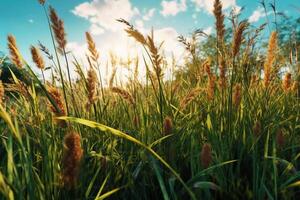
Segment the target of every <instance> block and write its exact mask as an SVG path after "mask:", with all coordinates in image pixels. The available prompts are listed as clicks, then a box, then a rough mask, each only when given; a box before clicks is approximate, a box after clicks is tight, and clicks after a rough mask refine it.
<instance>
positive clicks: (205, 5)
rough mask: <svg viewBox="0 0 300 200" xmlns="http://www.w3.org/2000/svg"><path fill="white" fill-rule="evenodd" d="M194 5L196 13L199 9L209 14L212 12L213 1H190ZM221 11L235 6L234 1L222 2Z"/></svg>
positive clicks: (224, 0) (225, 0)
mask: <svg viewBox="0 0 300 200" xmlns="http://www.w3.org/2000/svg"><path fill="white" fill-rule="evenodd" d="M191 1H192V2H193V3H195V4H196V6H197V8H196V11H200V10H201V9H204V10H206V11H207V12H209V13H212V12H213V8H214V1H213V0H191ZM222 5H223V9H227V8H229V7H232V6H235V5H236V0H222Z"/></svg>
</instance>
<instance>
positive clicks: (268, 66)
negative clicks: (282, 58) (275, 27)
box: [264, 31, 277, 87]
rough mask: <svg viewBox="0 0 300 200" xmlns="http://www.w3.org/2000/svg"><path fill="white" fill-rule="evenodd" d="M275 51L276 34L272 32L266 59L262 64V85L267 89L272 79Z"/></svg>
mask: <svg viewBox="0 0 300 200" xmlns="http://www.w3.org/2000/svg"><path fill="white" fill-rule="evenodd" d="M276 51H277V32H275V31H274V32H272V33H271V36H270V39H269V46H268V52H267V57H266V60H265V63H264V85H265V87H268V86H269V85H270V83H271V79H272V70H273V69H272V68H273V64H274V62H275V58H276Z"/></svg>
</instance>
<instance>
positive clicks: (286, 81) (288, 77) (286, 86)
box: [282, 73, 292, 92]
mask: <svg viewBox="0 0 300 200" xmlns="http://www.w3.org/2000/svg"><path fill="white" fill-rule="evenodd" d="M291 86H292V74H291V73H286V74H285V76H284V78H283V80H282V89H283V90H284V91H285V92H288V91H289V90H290V89H291Z"/></svg>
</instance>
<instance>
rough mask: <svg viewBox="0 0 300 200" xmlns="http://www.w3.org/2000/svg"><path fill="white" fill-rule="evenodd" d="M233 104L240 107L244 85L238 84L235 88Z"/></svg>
mask: <svg viewBox="0 0 300 200" xmlns="http://www.w3.org/2000/svg"><path fill="white" fill-rule="evenodd" d="M232 99H233V104H234V106H235V107H236V108H238V107H239V105H240V103H241V100H242V86H241V84H239V83H238V84H236V85H235V86H234V88H233V98H232Z"/></svg>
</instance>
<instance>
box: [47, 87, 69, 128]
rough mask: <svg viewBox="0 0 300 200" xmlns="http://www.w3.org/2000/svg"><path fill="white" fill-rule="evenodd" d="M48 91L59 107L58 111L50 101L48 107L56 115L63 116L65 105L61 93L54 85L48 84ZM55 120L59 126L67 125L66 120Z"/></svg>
mask: <svg viewBox="0 0 300 200" xmlns="http://www.w3.org/2000/svg"><path fill="white" fill-rule="evenodd" d="M48 93H49V94H50V96H51V97H52V99H53V100H54V102H55V103H56V105H57V107H58V108H59V111H57V110H56V108H55V107H54V106H53V105H52V104H51V103H50V102H48V107H49V109H50V110H51V112H52V113H53V114H54V115H55V116H56V117H60V116H65V115H66V111H65V107H64V103H63V98H62V95H61V93H60V91H59V90H58V89H57V88H55V87H51V86H49V87H48ZM56 122H57V123H58V124H59V125H60V126H61V127H66V126H67V124H66V122H65V121H63V120H57V121H56Z"/></svg>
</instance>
